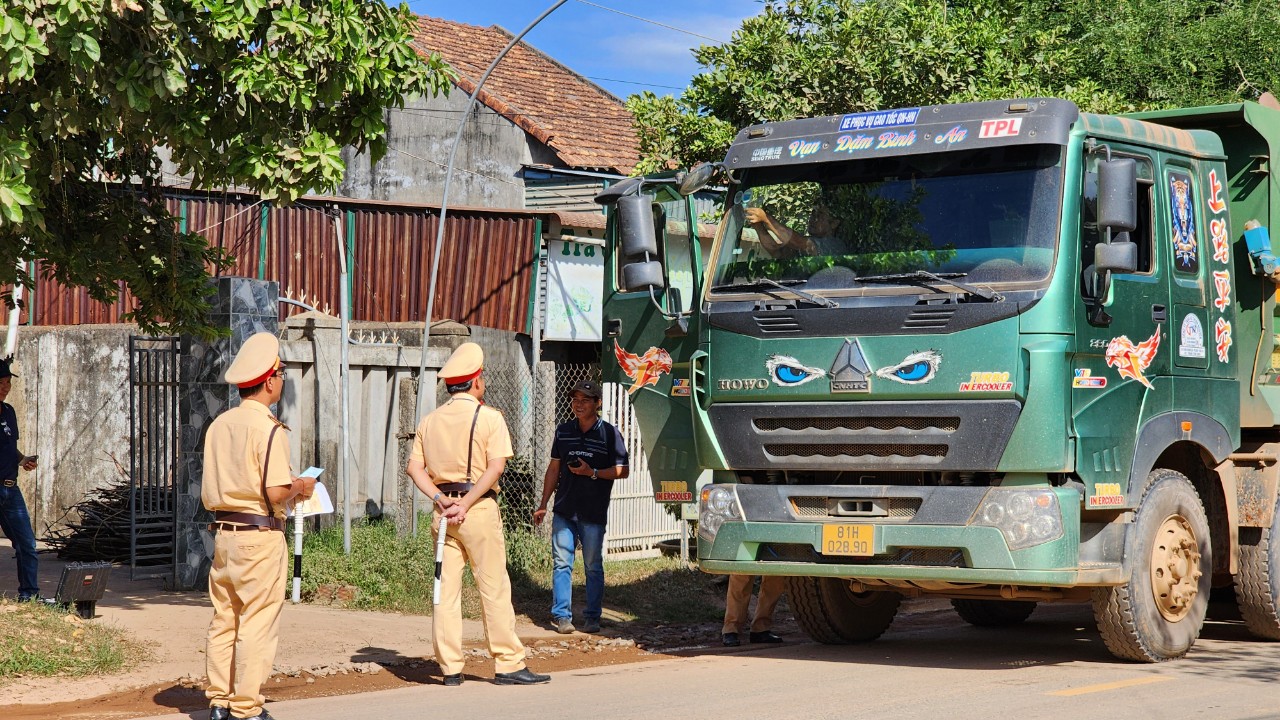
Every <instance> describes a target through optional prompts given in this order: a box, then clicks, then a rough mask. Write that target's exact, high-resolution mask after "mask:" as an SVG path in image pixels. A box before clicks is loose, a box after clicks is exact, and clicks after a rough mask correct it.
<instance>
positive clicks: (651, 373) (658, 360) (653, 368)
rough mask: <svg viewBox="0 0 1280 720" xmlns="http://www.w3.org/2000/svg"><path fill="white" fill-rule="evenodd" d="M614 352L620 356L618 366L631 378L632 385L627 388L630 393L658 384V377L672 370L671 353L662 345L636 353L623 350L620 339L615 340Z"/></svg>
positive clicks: (616, 355)
mask: <svg viewBox="0 0 1280 720" xmlns="http://www.w3.org/2000/svg"><path fill="white" fill-rule="evenodd" d="M613 354H614V356H615V357H616V358H618V367H620V368H622V372H623V373H625V374H626V376H627V377H629V378H631V381H632V382H631V387H629V388H627V394H628V395H635V394H636V391H637V390H639V389H640V388H642V387H644V386H645V385H657V384H658V378H660V377H662V376H663V375H664V374H666V373H669V372H671V354H670V353H668V352H667V351H666V350H663V349H662V348H660V347H651V348H649V349H648V350H645V351H644V354H643V355H636V354H635V353H631V352H627V351H626V350H623V349H622V346H621V345H619V344H618V341H617V340H614V341H613Z"/></svg>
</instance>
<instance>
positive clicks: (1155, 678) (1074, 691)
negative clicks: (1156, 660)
mask: <svg viewBox="0 0 1280 720" xmlns="http://www.w3.org/2000/svg"><path fill="white" fill-rule="evenodd" d="M1172 679H1173V678H1172V677H1170V676H1168V675H1145V676H1143V677H1136V678H1129V679H1128V680H1117V681H1115V682H1109V683H1101V684H1099V685H1085V686H1083V687H1078V688H1071V689H1069V690H1055V691H1053V692H1051V693H1048V694H1049V695H1057V696H1059V697H1071V696H1072V695H1087V694H1089V693H1096V692H1106V691H1108V690H1121V689H1123V688H1128V687H1135V686H1137V685H1150V684H1151V683H1158V682H1164V681H1165V680H1172Z"/></svg>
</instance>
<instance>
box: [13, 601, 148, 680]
mask: <svg viewBox="0 0 1280 720" xmlns="http://www.w3.org/2000/svg"><path fill="white" fill-rule="evenodd" d="M146 656H147V652H146V650H144V649H143V648H142V646H141V645H139V644H137V643H135V642H134V641H132V640H130V639H129V637H128V636H127V635H126V634H125V633H124V631H122V630H120V629H117V628H112V627H105V626H103V625H98V624H96V623H94V622H92V621H86V620H83V619H81V618H80V616H78V615H76V614H75V613H68V612H65V611H63V610H61V609H59V608H56V607H49V606H47V605H44V604H41V603H15V602H12V601H8V600H0V681H3V680H6V679H13V678H16V677H23V676H32V675H35V676H42V677H48V676H55V675H56V676H66V677H82V676H85V675H99V674H105V673H113V672H118V671H120V670H121V669H125V668H127V667H129V666H132V665H133V664H134V663H137V662H139V661H141V660H142V659H144V658H145V657H146Z"/></svg>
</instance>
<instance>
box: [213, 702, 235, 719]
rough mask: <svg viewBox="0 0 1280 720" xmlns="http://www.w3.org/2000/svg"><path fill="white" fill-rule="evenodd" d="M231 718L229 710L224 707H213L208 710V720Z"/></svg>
mask: <svg viewBox="0 0 1280 720" xmlns="http://www.w3.org/2000/svg"><path fill="white" fill-rule="evenodd" d="M229 717H231V708H228V707H226V706H224V705H214V706H213V707H210V708H209V720H227V718H229Z"/></svg>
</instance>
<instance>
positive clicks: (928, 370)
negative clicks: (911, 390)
mask: <svg viewBox="0 0 1280 720" xmlns="http://www.w3.org/2000/svg"><path fill="white" fill-rule="evenodd" d="M941 364H942V355H940V354H938V352H937V351H935V350H924V351H921V352H914V353H911V354H910V355H908V356H906V357H905V358H903V360H902V362H900V363H898V364H896V365H889V366H888V367H882V368H880V369H879V370H876V377H882V378H884V379H886V380H892V381H894V382H900V383H902V384H904V385H923V384H924V383H927V382H929V381H930V380H932V379H933V376H934V375H935V374H937V372H938V366H939V365H941Z"/></svg>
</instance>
